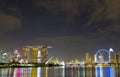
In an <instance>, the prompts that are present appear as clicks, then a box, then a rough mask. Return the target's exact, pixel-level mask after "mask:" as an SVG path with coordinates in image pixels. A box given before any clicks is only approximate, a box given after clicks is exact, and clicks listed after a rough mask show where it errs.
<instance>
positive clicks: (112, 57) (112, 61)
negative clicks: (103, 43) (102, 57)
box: [109, 48, 115, 63]
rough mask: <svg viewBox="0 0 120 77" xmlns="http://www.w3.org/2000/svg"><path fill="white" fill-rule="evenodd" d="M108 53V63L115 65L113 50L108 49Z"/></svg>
mask: <svg viewBox="0 0 120 77" xmlns="http://www.w3.org/2000/svg"><path fill="white" fill-rule="evenodd" d="M109 52H110V57H109V60H110V63H115V53H114V51H113V49H112V48H110V49H109Z"/></svg>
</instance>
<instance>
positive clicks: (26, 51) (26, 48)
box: [23, 46, 30, 63]
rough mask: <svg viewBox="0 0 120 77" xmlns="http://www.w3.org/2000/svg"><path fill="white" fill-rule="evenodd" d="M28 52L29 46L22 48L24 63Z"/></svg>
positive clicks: (26, 60)
mask: <svg viewBox="0 0 120 77" xmlns="http://www.w3.org/2000/svg"><path fill="white" fill-rule="evenodd" d="M29 50H30V49H29V46H24V47H23V60H24V62H25V63H26V62H28V56H29V55H28V53H29Z"/></svg>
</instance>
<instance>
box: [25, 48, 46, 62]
mask: <svg viewBox="0 0 120 77" xmlns="http://www.w3.org/2000/svg"><path fill="white" fill-rule="evenodd" d="M47 57H48V48H47V47H44V46H24V47H23V60H24V62H25V63H45V62H46V61H47Z"/></svg>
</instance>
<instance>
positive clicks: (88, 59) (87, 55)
mask: <svg viewBox="0 0 120 77" xmlns="http://www.w3.org/2000/svg"><path fill="white" fill-rule="evenodd" d="M90 62H91V58H90V55H89V53H86V63H90Z"/></svg>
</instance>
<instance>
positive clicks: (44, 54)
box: [41, 47, 48, 63]
mask: <svg viewBox="0 0 120 77" xmlns="http://www.w3.org/2000/svg"><path fill="white" fill-rule="evenodd" d="M41 55H42V61H41V62H42V63H45V62H46V61H47V57H48V49H47V47H42V49H41Z"/></svg>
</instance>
